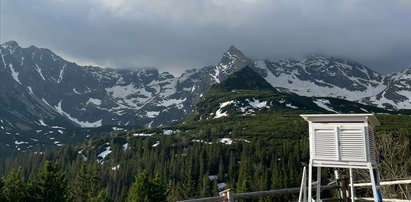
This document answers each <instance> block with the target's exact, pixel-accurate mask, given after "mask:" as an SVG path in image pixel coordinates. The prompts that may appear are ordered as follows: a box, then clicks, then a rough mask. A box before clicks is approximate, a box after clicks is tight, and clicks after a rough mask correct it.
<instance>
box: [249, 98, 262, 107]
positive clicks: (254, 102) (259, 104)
mask: <svg viewBox="0 0 411 202" xmlns="http://www.w3.org/2000/svg"><path fill="white" fill-rule="evenodd" d="M246 101H247V102H248V103H249V104H250V105H251V106H252V107H253V108H259V109H261V108H266V107H267V101H263V102H261V101H260V100H258V99H255V98H253V100H252V101H251V100H249V99H246Z"/></svg>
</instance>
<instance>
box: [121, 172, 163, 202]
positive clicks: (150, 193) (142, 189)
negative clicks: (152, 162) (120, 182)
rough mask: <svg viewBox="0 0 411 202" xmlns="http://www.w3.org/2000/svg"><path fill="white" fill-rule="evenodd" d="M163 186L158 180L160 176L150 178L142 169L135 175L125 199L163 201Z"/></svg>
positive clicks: (141, 201)
mask: <svg viewBox="0 0 411 202" xmlns="http://www.w3.org/2000/svg"><path fill="white" fill-rule="evenodd" d="M165 192H166V190H165V187H164V185H163V184H162V183H161V181H160V177H159V176H156V178H155V179H153V180H150V179H149V177H148V176H147V172H145V171H143V172H140V173H139V174H137V175H136V181H135V182H134V183H133V185H132V186H131V188H130V190H129V192H128V196H127V201H129V202H148V201H164V200H165V198H166V196H165Z"/></svg>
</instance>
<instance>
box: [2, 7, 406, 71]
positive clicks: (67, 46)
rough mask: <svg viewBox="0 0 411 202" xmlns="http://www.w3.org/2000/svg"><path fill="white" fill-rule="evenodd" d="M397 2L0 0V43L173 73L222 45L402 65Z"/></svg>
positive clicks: (272, 54)
mask: <svg viewBox="0 0 411 202" xmlns="http://www.w3.org/2000/svg"><path fill="white" fill-rule="evenodd" d="M410 25H411V3H409V1H407V0H391V1H382V0H381V1H380V0H377V1H375V0H372V1H371V0H363V1H355V0H340V1H329V0H315V1H307V0H296V1H286V0H67V1H64V0H20V1H16V0H4V1H1V30H0V31H1V32H0V33H1V38H0V40H1V42H5V41H8V40H16V41H18V42H19V43H20V44H21V45H23V46H29V45H37V46H40V47H47V48H50V49H52V50H53V51H55V52H57V53H58V54H62V55H63V57H66V58H68V59H70V60H74V61H77V62H79V63H80V64H81V63H86V64H96V65H99V66H103V67H104V66H111V67H117V68H135V67H142V66H155V67H157V68H159V69H160V70H162V71H170V72H174V73H179V72H181V71H183V70H185V69H187V68H192V67H201V66H205V65H211V64H215V63H217V62H218V60H219V58H220V57H221V55H222V53H223V52H224V51H225V50H226V49H228V47H229V46H230V45H235V46H237V47H238V48H239V49H241V50H242V51H243V52H244V53H245V54H246V55H248V56H250V57H258V58H274V59H276V58H284V57H287V58H288V57H302V56H305V55H309V54H324V55H329V56H336V57H344V58H347V59H352V60H356V61H358V62H361V63H363V64H365V65H367V66H369V67H371V68H373V69H375V70H377V71H379V72H382V73H387V72H393V71H399V70H402V69H404V68H407V67H410V66H411V26H410Z"/></svg>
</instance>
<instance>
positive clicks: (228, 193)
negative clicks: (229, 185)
mask: <svg viewBox="0 0 411 202" xmlns="http://www.w3.org/2000/svg"><path fill="white" fill-rule="evenodd" d="M219 195H220V196H224V197H225V199H224V201H226V202H234V197H233V196H234V195H233V191H232V190H231V189H226V190H224V191H222V192H220V193H219Z"/></svg>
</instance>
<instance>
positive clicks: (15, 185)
mask: <svg viewBox="0 0 411 202" xmlns="http://www.w3.org/2000/svg"><path fill="white" fill-rule="evenodd" d="M2 195H3V197H4V199H5V201H27V200H28V193H27V186H26V184H25V183H24V177H23V174H22V170H21V168H19V169H16V170H14V169H13V170H11V171H10V173H9V175H8V176H7V178H6V180H5V182H4V188H3V193H2Z"/></svg>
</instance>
